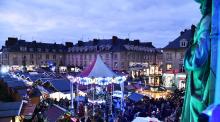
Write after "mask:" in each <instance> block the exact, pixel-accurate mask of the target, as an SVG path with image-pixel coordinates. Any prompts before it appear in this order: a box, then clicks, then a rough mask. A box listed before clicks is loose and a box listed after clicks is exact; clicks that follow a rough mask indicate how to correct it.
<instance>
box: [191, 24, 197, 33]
mask: <svg viewBox="0 0 220 122" xmlns="http://www.w3.org/2000/svg"><path fill="white" fill-rule="evenodd" d="M191 31H192V33H194V32H195V31H196V26H195V25H192V26H191Z"/></svg>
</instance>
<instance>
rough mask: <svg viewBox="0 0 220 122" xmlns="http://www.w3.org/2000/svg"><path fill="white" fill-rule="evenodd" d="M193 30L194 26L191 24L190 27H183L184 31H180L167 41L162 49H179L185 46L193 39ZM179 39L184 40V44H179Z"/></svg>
mask: <svg viewBox="0 0 220 122" xmlns="http://www.w3.org/2000/svg"><path fill="white" fill-rule="evenodd" d="M194 31H195V26H194V25H192V27H191V29H185V30H184V31H182V32H180V35H179V36H178V37H177V38H176V39H174V40H173V41H172V42H169V44H168V45H167V46H165V47H164V48H163V49H165V50H166V49H181V48H183V49H184V48H187V47H188V46H189V44H190V41H191V40H192V39H193V35H194ZM181 41H186V42H187V43H186V46H184V47H183V46H181Z"/></svg>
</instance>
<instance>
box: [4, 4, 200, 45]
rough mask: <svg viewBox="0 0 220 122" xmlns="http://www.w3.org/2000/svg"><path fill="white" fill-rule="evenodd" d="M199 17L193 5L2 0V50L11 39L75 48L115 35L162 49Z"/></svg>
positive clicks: (196, 7) (197, 7)
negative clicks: (151, 43)
mask: <svg viewBox="0 0 220 122" xmlns="http://www.w3.org/2000/svg"><path fill="white" fill-rule="evenodd" d="M200 17H201V16H200V12H199V5H198V4H197V3H196V2H194V1H193V0H0V45H2V44H4V41H5V40H6V39H7V37H9V36H13V37H19V38H21V39H25V40H27V41H32V40H37V41H40V42H51V43H54V42H56V43H64V42H66V41H72V42H74V43H76V42H77V41H78V40H80V39H82V40H83V41H88V40H90V39H93V38H100V39H102V38H111V37H112V36H113V35H116V36H118V37H120V38H128V37H130V38H131V39H140V40H141V41H144V42H146V41H152V42H153V44H154V45H155V46H156V47H164V46H165V45H166V44H168V42H169V41H172V40H174V39H175V38H176V37H177V36H179V33H180V31H182V30H184V29H185V28H190V26H191V25H192V24H196V23H198V21H199V19H200Z"/></svg>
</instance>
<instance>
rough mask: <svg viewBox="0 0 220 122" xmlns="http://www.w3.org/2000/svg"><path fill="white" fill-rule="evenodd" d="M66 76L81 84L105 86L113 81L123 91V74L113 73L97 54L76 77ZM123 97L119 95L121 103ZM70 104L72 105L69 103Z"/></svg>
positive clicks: (124, 78) (72, 81)
mask: <svg viewBox="0 0 220 122" xmlns="http://www.w3.org/2000/svg"><path fill="white" fill-rule="evenodd" d="M67 78H68V79H69V80H70V81H71V83H76V84H82V85H89V84H92V85H102V86H103V85H104V86H106V85H109V84H111V85H112V84H113V83H116V84H120V86H121V91H122V93H123V91H124V81H125V80H126V77H125V76H119V75H117V74H116V73H114V72H113V71H112V70H111V69H110V68H108V66H107V65H105V63H104V62H103V61H102V59H101V57H100V55H97V56H96V59H95V60H94V61H93V62H92V63H91V64H90V65H89V66H88V67H87V68H85V70H84V71H83V72H82V73H81V74H80V75H79V76H77V77H73V76H68V77H67ZM71 86H72V85H71ZM77 86H78V85H77ZM71 91H72V93H73V88H72V87H71ZM93 91H94V90H93ZM112 92H113V91H112ZM122 96H123V94H122ZM123 99H124V98H123V97H121V102H122V103H123ZM71 101H72V103H73V99H71ZM93 101H94V92H93ZM111 101H112V99H111ZM111 103H112V102H111ZM71 106H73V105H72V104H71ZM93 110H94V108H93ZM93 113H94V112H93Z"/></svg>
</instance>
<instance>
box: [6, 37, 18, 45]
mask: <svg viewBox="0 0 220 122" xmlns="http://www.w3.org/2000/svg"><path fill="white" fill-rule="evenodd" d="M17 42H18V38H15V37H8V40H6V41H5V46H6V47H7V46H12V45H15V44H16V43H17Z"/></svg>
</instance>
